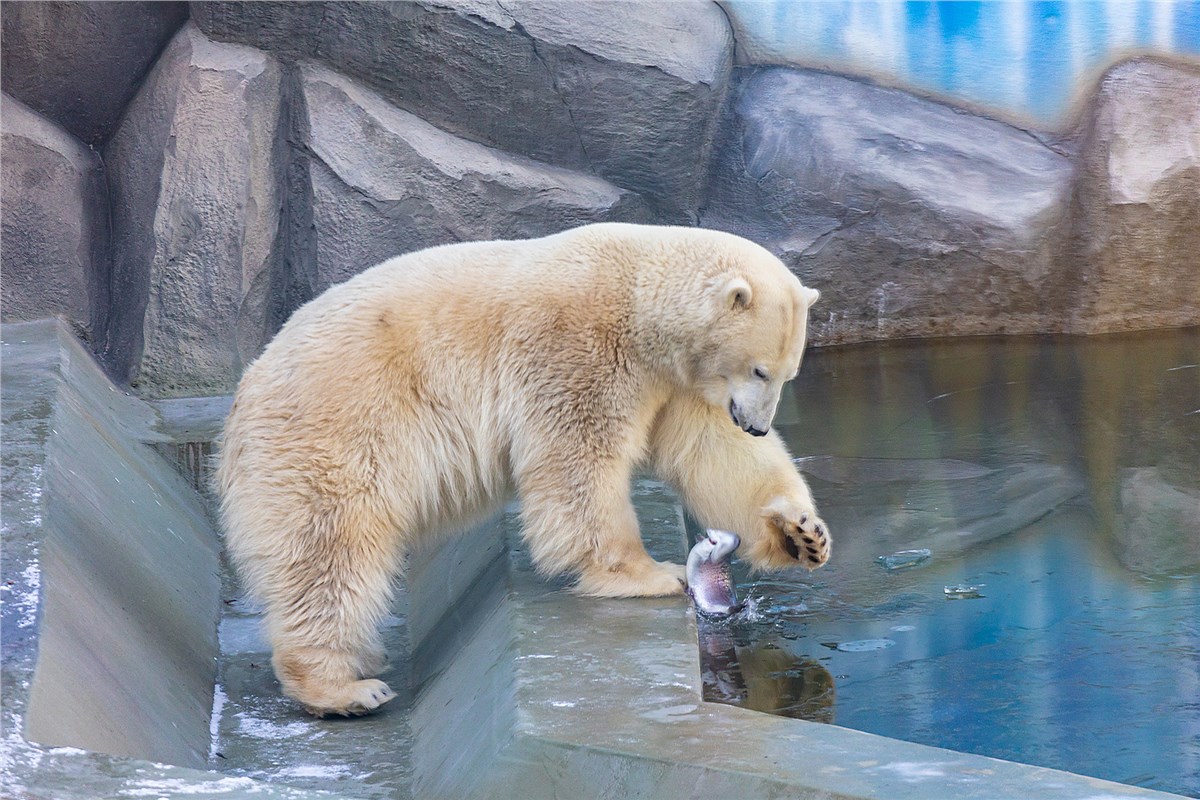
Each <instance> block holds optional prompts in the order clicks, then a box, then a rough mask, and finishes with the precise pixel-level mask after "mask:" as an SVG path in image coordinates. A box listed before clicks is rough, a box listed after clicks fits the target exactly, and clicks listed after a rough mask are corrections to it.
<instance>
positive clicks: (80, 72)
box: [0, 2, 188, 144]
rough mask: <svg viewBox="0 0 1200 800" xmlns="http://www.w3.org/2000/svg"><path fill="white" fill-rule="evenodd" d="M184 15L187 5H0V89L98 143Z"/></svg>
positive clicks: (108, 134) (77, 133)
mask: <svg viewBox="0 0 1200 800" xmlns="http://www.w3.org/2000/svg"><path fill="white" fill-rule="evenodd" d="M187 16H188V7H187V3H146V2H129V3H95V2H90V3H89V2H70V3H68V2H39V3H5V4H4V15H3V35H2V37H0V42H2V45H0V54H2V60H3V65H2V66H0V83H2V84H3V86H4V91H6V92H8V93H9V94H11V95H12V96H13V97H16V98H17V99H19V100H21V101H23V102H25V103H26V104H27V105H29V106H30V107H31V108H33V109H34V110H35V111H38V112H40V113H42V114H45V115H46V116H48V117H50V118H51V119H52V120H54V121H55V122H58V123H59V124H60V125H62V126H63V127H65V128H66V129H67V130H69V131H70V132H71V133H73V134H75V136H77V137H79V138H80V139H82V140H83V141H84V142H86V143H88V144H100V143H101V142H103V141H104V140H106V139H107V138H108V137H109V136H110V135H111V134H112V132H113V130H115V128H116V126H117V121H118V119H119V118H120V116H121V111H122V109H124V108H125V106H126V104H127V103H128V102H129V101H130V100H132V99H133V95H134V94H135V93H136V92H137V88H138V85H139V84H140V83H141V81H142V79H143V78H144V77H145V76H146V73H147V72H149V70H150V67H151V66H152V65H153V63H154V59H155V58H156V57H157V56H158V54H159V53H160V52H162V49H163V47H164V46H165V45H166V44H167V42H168V41H169V40H170V38H171V35H172V34H173V33H175V31H177V30H178V29H179V26H180V25H182V24H183V22H184V20H186V19H187Z"/></svg>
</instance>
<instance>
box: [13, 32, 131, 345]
mask: <svg viewBox="0 0 1200 800" xmlns="http://www.w3.org/2000/svg"><path fill="white" fill-rule="evenodd" d="M6 13H7V9H6ZM0 174H2V176H3V178H2V182H0V192H3V196H4V202H3V203H2V204H0V222H2V226H3V232H2V234H0V238H2V244H0V271H2V272H3V275H4V278H3V280H2V281H0V298H2V302H0V319H3V320H4V321H5V322H13V321H19V320H33V319H39V318H41V317H50V316H56V315H61V316H63V317H65V318H66V319H68V320H70V322H71V323H72V324H73V325H74V326H75V328H76V330H77V331H78V332H81V333H83V334H84V336H86V337H87V338H89V339H93V338H95V337H96V336H97V335H98V334H99V333H100V331H101V329H102V328H103V325H104V316H105V312H106V309H107V306H108V280H109V268H108V254H107V250H108V203H107V198H106V192H105V185H104V168H103V165H102V164H101V163H100V158H99V156H97V155H96V153H94V152H92V151H91V150H89V149H88V148H86V147H84V146H83V144H81V143H80V142H79V141H78V140H76V139H75V138H74V137H72V136H71V135H70V134H69V133H67V132H66V131H64V130H63V129H62V128H60V127H59V126H58V125H55V124H54V123H53V122H51V121H50V120H48V119H46V118H44V117H42V116H40V115H38V114H36V113H35V112H33V111H32V110H30V109H29V108H28V107H26V106H25V105H24V104H22V103H21V102H19V101H17V100H14V99H12V98H10V97H9V96H8V95H7V94H4V95H0Z"/></svg>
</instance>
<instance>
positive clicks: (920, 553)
mask: <svg viewBox="0 0 1200 800" xmlns="http://www.w3.org/2000/svg"><path fill="white" fill-rule="evenodd" d="M932 557H933V553H932V552H931V551H930V550H929V549H927V548H924V547H923V548H921V549H920V550H901V551H899V552H898V553H892V554H891V555H890V556H880V557H879V558H878V559H876V560H877V561H878V562H879V563H880V564H882V565H883V568H884V569H886V570H889V571H891V570H895V569H907V568H908V567H915V566H917V565H918V564H924V563H925V562H926V561H928V560H929V559H930V558H932Z"/></svg>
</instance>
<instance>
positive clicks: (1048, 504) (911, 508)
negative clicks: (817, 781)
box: [701, 329, 1200, 795]
mask: <svg viewBox="0 0 1200 800" xmlns="http://www.w3.org/2000/svg"><path fill="white" fill-rule="evenodd" d="M1198 364H1200V329H1193V330H1188V331H1174V332H1165V333H1156V334H1135V335H1126V336H1106V337H1095V338H1088V339H1083V338H1062V337H1059V338H1051V337H1045V338H1042V337H1022V338H1013V339H965V340H947V341H941V342H919V343H908V342H905V343H891V344H874V345H867V346H856V347H847V348H832V349H825V350H817V351H814V352H812V353H810V355H809V356H808V358H807V359H806V362H805V365H804V368H803V370H802V373H801V377H800V378H799V379H798V380H797V381H796V384H795V391H794V393H793V394H792V395H791V396H790V397H789V398H788V404H787V405H786V406H785V407H784V408H782V409H781V417H780V420H779V421H780V425H779V428H780V430H781V432H782V433H783V435H784V436H785V438H786V439H787V440H788V441H789V443H790V446H791V448H792V451H793V453H795V454H797V455H798V456H800V457H801V461H800V466H801V468H802V469H803V470H804V471H805V472H806V473H807V475H808V479H809V483H810V486H811V487H812V490H813V494H814V496H815V498H816V500H817V504H818V507H819V509H820V512H821V514H822V516H823V517H824V518H825V520H826V521H827V522H828V523H829V526H830V529H831V532H832V535H833V536H834V553H833V560H832V562H831V563H830V565H829V566H827V567H826V568H824V569H822V570H819V571H817V572H814V573H811V574H809V573H806V572H803V571H797V572H795V573H790V574H786V575H783V576H773V577H771V578H769V579H759V580H751V578H750V576H749V575H748V574H747V573H746V570H745V568H744V565H741V564H738V565H735V575H736V576H737V577H738V579H739V585H740V588H741V590H742V592H743V593H747V594H749V595H750V596H751V597H752V598H754V600H753V603H752V605H753V606H754V608H753V610H752V612H751V614H750V615H749V617H748V618H741V619H737V620H735V621H734V622H732V623H729V624H726V625H720V626H715V627H714V626H706V627H705V629H704V630H702V634H703V635H702V642H701V645H702V663H703V665H704V668H705V672H706V676H705V677H706V692H707V695H708V697H709V699H716V700H723V701H725V702H732V703H734V704H737V705H743V706H747V707H750V708H755V709H758V710H763V711H770V712H773V713H779V714H784V715H788V716H796V717H801V718H806V719H814V720H819V721H823V722H833V723H835V724H838V725H843V726H846V727H850V728H856V729H859V730H864V731H870V732H872V733H878V734H882V735H885V736H891V737H895V738H900V739H906V740H909V741H915V742H921V743H925V744H931V745H935V746H939V747H948V748H952V749H955V750H962V751H968V752H973V753H979V754H983V755H989V756H994V757H998V758H1004V759H1009V760H1015V761H1022V762H1027V763H1033V764H1038V765H1042V766H1048V767H1055V768H1059V769H1065V770H1069V771H1072V772H1078V773H1082V774H1086V775H1093V776H1096V777H1101V778H1106V779H1110V780H1116V781H1121V782H1124V783H1130V784H1135V785H1139V786H1145V787H1148V788H1156V789H1163V790H1168V791H1174V792H1178V793H1182V794H1190V795H1200V366H1198ZM916 548H926V549H929V550H930V553H931V557H930V558H929V560H928V561H925V562H923V563H921V564H918V565H915V566H912V567H909V568H906V569H900V570H894V571H890V570H887V569H885V567H884V566H883V565H881V564H880V563H879V562H878V557H880V556H884V555H888V554H891V553H895V552H897V551H901V550H908V549H916ZM956 585H964V586H971V587H975V588H976V590H977V591H976V592H974V593H973V594H974V595H975V596H971V597H966V598H963V599H955V598H950V597H948V596H947V595H946V591H945V590H946V587H950V586H956Z"/></svg>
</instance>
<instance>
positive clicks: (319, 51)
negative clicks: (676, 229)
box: [192, 0, 733, 221]
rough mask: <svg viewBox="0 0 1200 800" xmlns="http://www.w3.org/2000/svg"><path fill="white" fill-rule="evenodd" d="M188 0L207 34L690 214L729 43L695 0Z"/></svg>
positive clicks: (719, 23) (673, 212)
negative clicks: (293, 61) (336, 74)
mask: <svg viewBox="0 0 1200 800" xmlns="http://www.w3.org/2000/svg"><path fill="white" fill-rule="evenodd" d="M570 10H571V13H569V14H564V13H563V7H562V5H561V4H559V3H554V2H511V3H510V2H504V3H501V2H488V1H487V0H464V1H463V2H457V3H446V2H434V3H420V4H418V3H383V2H380V3H308V4H302V5H301V6H299V7H298V6H297V5H296V4H293V3H274V2H271V3H238V2H218V3H193V5H192V13H193V16H194V18H195V19H196V21H197V23H198V24H199V25H200V26H201V28H203V29H204V31H205V32H206V33H207V34H208V35H209V36H211V37H213V38H215V39H218V40H221V41H237V42H242V43H244V44H250V45H253V46H255V47H261V48H264V49H269V50H273V51H276V52H279V53H280V54H283V55H285V56H287V57H288V58H316V59H320V60H321V61H323V62H325V63H326V64H328V65H329V66H332V67H334V68H335V69H337V70H339V71H341V72H343V73H345V74H348V75H351V76H353V77H355V78H357V79H359V80H362V81H364V82H365V83H367V84H369V85H370V86H371V87H372V88H374V89H376V90H377V91H379V92H380V93H382V94H383V95H384V96H385V97H387V98H388V99H389V101H391V102H393V103H395V104H397V105H398V106H400V107H402V108H405V109H407V110H409V111H412V112H414V113H417V114H420V115H421V116H422V117H423V118H424V119H426V120H427V121H429V122H431V123H433V124H434V125H437V126H438V127H440V128H443V129H445V130H448V131H451V132H454V133H456V134H459V135H462V136H465V137H467V138H471V139H474V140H477V141H479V142H482V143H484V144H488V145H492V146H496V147H499V148H502V149H504V150H508V151H510V152H513V153H516V154H519V155H524V156H528V157H530V158H534V159H537V160H540V161H546V162H548V163H553V164H558V165H561V166H567V167H571V168H575V169H583V170H586V171H589V172H592V173H594V174H597V175H599V176H601V177H603V178H605V179H607V180H609V181H611V182H613V183H615V184H617V185H618V186H621V187H623V188H626V189H631V190H633V191H636V192H639V193H641V194H643V195H645V196H646V197H647V198H648V199H649V200H650V201H651V202H652V203H653V204H654V205H655V206H656V208H657V209H658V210H660V211H661V212H662V213H663V214H664V215H665V216H666V218H667V219H671V220H676V221H684V220H687V219H689V218H691V216H692V215H693V214H694V211H695V209H696V207H697V205H698V203H699V192H700V190H701V188H702V187H701V184H702V181H703V178H704V171H705V165H706V162H707V158H708V153H709V145H710V134H711V131H712V126H713V121H714V119H715V118H716V112H717V109H718V106H719V104H720V102H721V97H722V93H723V90H724V88H725V85H726V82H727V78H728V74H729V69H730V65H731V63H732V52H733V40H732V34H731V33H730V30H729V25H728V22H727V21H726V19H725V16H724V14H723V13H722V12H721V10H720V9H719V8H718V7H717V6H716V5H715V4H714V3H708V2H692V1H691V0H688V2H674V3H642V2H575V3H572V4H571V7H570Z"/></svg>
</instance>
